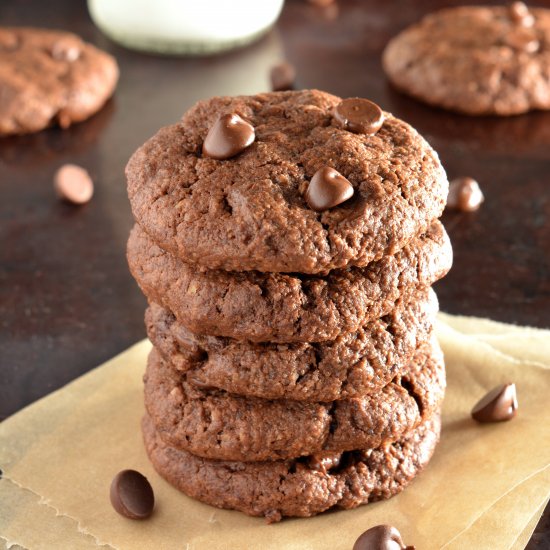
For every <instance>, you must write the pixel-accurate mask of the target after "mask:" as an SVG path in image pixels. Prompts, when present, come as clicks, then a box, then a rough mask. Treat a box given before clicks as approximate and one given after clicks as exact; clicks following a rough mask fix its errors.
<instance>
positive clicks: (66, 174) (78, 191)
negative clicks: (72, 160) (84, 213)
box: [54, 164, 94, 204]
mask: <svg viewBox="0 0 550 550" xmlns="http://www.w3.org/2000/svg"><path fill="white" fill-rule="evenodd" d="M54 189H55V191H56V193H57V195H58V196H59V198H61V199H63V200H66V201H67V202H70V203H73V204H84V203H86V202H88V201H89V200H90V199H91V198H92V195H93V194H94V182H93V181H92V178H91V177H90V174H88V172H87V171H86V170H84V168H81V167H80V166H77V165H76V164H65V165H64V166H62V167H61V168H59V169H58V170H57V172H56V173H55V175H54Z"/></svg>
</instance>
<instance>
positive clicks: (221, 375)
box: [145, 289, 438, 402]
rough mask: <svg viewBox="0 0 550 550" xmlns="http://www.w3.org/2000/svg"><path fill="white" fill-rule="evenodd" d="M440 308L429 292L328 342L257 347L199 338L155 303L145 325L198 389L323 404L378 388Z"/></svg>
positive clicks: (410, 353) (424, 334)
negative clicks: (215, 389) (322, 402)
mask: <svg viewBox="0 0 550 550" xmlns="http://www.w3.org/2000/svg"><path fill="white" fill-rule="evenodd" d="M437 309H438V304H437V298H436V296H435V293H434V292H433V290H430V289H426V290H423V291H421V292H420V293H419V294H418V295H415V296H414V297H413V298H412V300H410V301H408V302H404V301H399V302H398V303H397V304H396V307H395V309H394V310H393V311H392V312H391V313H389V314H388V315H387V316H385V317H384V318H382V319H377V320H376V321H373V322H371V323H369V324H368V325H366V326H365V327H361V328H360V329H359V330H358V331H357V332H349V333H345V334H342V335H341V336H339V337H338V338H337V339H336V340H333V341H329V342H322V343H295V344H271V343H262V344H253V343H250V342H246V341H242V340H233V339H230V338H219V337H214V336H196V335H194V334H193V333H192V332H190V331H189V330H187V329H186V328H185V327H184V326H183V325H182V324H181V323H179V322H178V321H177V320H176V318H175V317H174V316H173V315H172V314H171V313H170V312H169V311H168V310H166V309H163V308H162V307H160V306H158V305H156V304H152V305H151V306H150V307H149V309H148V310H147V312H146V314H145V322H146V325H147V333H148V335H149V338H150V339H151V341H152V342H153V345H154V346H155V348H156V349H157V351H158V352H159V353H160V354H161V355H162V356H163V358H164V359H165V360H166V361H167V362H168V363H170V364H171V365H172V366H173V367H174V368H176V369H177V370H179V371H181V372H185V373H186V376H185V378H186V380H187V382H189V383H190V384H192V385H195V386H198V387H199V388H201V387H202V388H205V387H210V388H217V389H222V390H225V391H227V392H229V393H232V394H237V395H243V396H251V397H261V398H264V399H293V400H298V401H313V402H318V401H334V400H336V399H343V398H349V397H361V396H364V395H366V394H369V393H374V392H376V391H380V389H381V388H382V387H384V386H385V385H386V384H388V383H389V382H390V381H391V380H392V379H393V378H394V377H395V376H396V375H397V374H399V373H400V372H401V371H402V370H403V368H404V367H406V366H407V364H408V363H409V361H410V360H411V359H412V356H413V354H414V352H415V351H416V349H417V347H418V346H419V345H420V344H422V343H425V342H427V341H428V339H429V335H430V333H431V329H432V323H433V321H434V318H435V314H436V312H437Z"/></svg>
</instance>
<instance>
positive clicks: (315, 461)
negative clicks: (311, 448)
mask: <svg viewBox="0 0 550 550" xmlns="http://www.w3.org/2000/svg"><path fill="white" fill-rule="evenodd" d="M341 456H342V454H341V453H323V454H320V453H318V454H314V455H311V456H310V457H309V460H308V464H309V467H310V468H311V469H312V470H317V471H319V472H323V473H325V474H326V473H327V472H329V471H330V470H331V469H332V468H337V467H338V465H339V464H340V457H341Z"/></svg>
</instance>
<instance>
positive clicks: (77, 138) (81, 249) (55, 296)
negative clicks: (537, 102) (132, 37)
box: [0, 0, 550, 549]
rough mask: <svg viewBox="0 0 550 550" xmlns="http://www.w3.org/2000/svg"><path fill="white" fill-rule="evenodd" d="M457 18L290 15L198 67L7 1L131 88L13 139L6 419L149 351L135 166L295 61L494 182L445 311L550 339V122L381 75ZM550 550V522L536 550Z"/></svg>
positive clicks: (0, 301) (302, 11)
mask: <svg viewBox="0 0 550 550" xmlns="http://www.w3.org/2000/svg"><path fill="white" fill-rule="evenodd" d="M458 3H459V2H452V1H436V0H434V1H427V0H425V1H421V0H415V1H414V2H412V1H410V0H389V1H386V2H380V1H377V0H371V1H365V0H355V1H352V0H350V1H340V2H339V3H338V6H337V7H332V8H329V9H319V8H314V7H312V6H310V5H308V4H307V3H306V2H305V1H304V0H294V1H292V0H289V1H288V2H287V5H286V7H285V10H284V12H283V14H282V17H281V19H280V21H279V23H278V24H277V27H276V28H275V29H274V30H273V31H272V32H271V33H270V34H269V35H268V36H266V37H265V38H263V39H262V40H261V41H260V42H258V43H256V44H254V45H252V46H249V47H247V48H244V49H241V50H239V51H235V52H232V53H228V54H224V55H220V56H212V57H205V58H189V59H183V58H162V57H158V56H153V55H143V54H139V53H134V52H131V51H128V50H125V49H123V48H121V47H119V46H117V45H116V44H113V43H112V42H110V41H109V40H108V39H107V38H105V37H104V36H103V35H102V34H101V33H100V32H99V30H98V29H96V28H95V27H94V25H93V24H92V22H91V20H90V18H89V16H88V13H87V10H86V6H85V2H83V1H82V0H80V1H76V0H52V1H48V2H41V1H39V0H1V2H0V24H2V25H36V26H45V27H52V28H61V29H69V30H71V31H74V32H77V33H78V34H80V35H81V36H82V37H84V38H85V39H86V40H89V41H91V42H93V43H95V44H97V45H98V46H100V47H102V48H104V49H106V50H108V51H110V52H111V53H112V54H113V55H115V56H116V58H117V59H118V62H119V64H120V68H121V79H120V83H119V86H118V89H117V92H116V95H115V97H114V98H113V99H112V100H111V101H110V102H109V103H108V104H107V106H106V107H105V108H104V109H103V111H101V112H100V113H99V114H98V115H96V116H95V117H93V118H92V119H91V120H89V121H87V122H85V123H82V124H79V125H77V126H74V127H73V128H70V129H69V130H66V131H61V130H59V129H55V128H53V129H50V130H47V131H44V132H41V133H39V134H36V135H32V136H25V137H18V138H8V139H3V140H0V327H1V330H0V419H1V418H5V417H6V416H8V415H10V414H12V413H14V412H16V411H17V410H19V409H21V408H22V407H23V406H25V405H27V404H29V403H31V402H32V401H34V400H36V399H38V398H39V397H42V396H43V395H46V394H47V393H49V392H51V391H52V390H54V389H56V388H59V387H60V386H62V385H63V384H65V383H67V382H69V381H70V380H72V379H74V378H76V377H77V376H79V375H80V374H82V373H84V372H86V371H88V370H89V369H91V368H93V367H94V366H96V365H98V364H100V363H101V362H103V361H105V360H106V359H108V358H110V357H112V356H113V355H115V354H116V353H118V352H120V351H122V350H124V349H125V348H126V347H128V346H129V345H130V344H132V343H134V342H136V341H137V340H139V339H141V338H143V337H144V336H145V331H144V328H143V320H142V317H143V310H144V308H145V300H144V298H143V297H142V295H141V293H140V292H139V291H138V289H137V286H136V285H135V283H134V282H133V280H132V279H131V278H130V275H129V273H128V269H127V266H126V260H125V242H126V238H127V235H128V231H129V230H130V227H131V225H132V217H131V213H130V208H129V205H128V201H127V198H126V189H125V181H124V175H123V169H124V165H125V163H126V161H127V159H128V157H129V156H130V154H131V153H132V152H133V151H134V150H135V149H136V147H137V146H138V145H140V144H141V143H142V142H143V141H144V140H145V139H146V138H148V137H149V136H151V135H152V134H153V133H154V132H155V131H156V130H157V129H158V128H159V127H160V126H162V125H165V124H168V123H171V122H173V121H175V120H176V119H178V118H179V117H180V116H181V114H182V113H183V112H184V111H185V110H186V109H187V108H188V107H190V106H191V105H192V104H193V103H194V102H195V101H196V100H198V99H200V98H203V97H208V96H212V95H223V94H239V93H242V94H246V93H255V92H259V91H265V90H267V89H268V87H269V86H268V78H267V75H268V70H269V68H270V65H271V64H273V63H274V62H276V61H278V60H281V59H283V58H286V59H288V60H289V61H291V62H292V63H293V64H294V65H295V66H296V67H297V70H298V83H297V84H298V86H299V87H303V88H306V87H307V88H313V87H315V88H320V89H324V90H327V91H330V92H333V93H335V94H337V95H340V96H343V97H349V96H363V97H368V98H370V99H373V100H374V101H376V102H377V103H379V104H380V105H381V106H383V108H385V109H386V110H389V111H392V112H393V113H394V114H396V115H398V116H400V117H402V118H404V119H405V120H407V121H409V122H410V123H411V124H413V125H414V126H415V127H416V128H417V129H418V130H419V131H420V132H421V133H422V134H423V135H424V136H425V137H426V138H427V139H428V140H429V141H430V143H431V144H432V145H433V146H434V147H435V149H436V150H437V151H438V152H439V153H440V156H441V159H442V161H443V163H444V165H445V167H446V169H447V172H448V174H449V176H450V177H455V176H459V175H470V176H473V177H475V178H476V179H478V180H479V181H480V182H481V185H482V187H483V191H484V193H485V195H486V203H485V204H484V205H483V208H482V209H481V210H480V211H479V212H478V213H475V214H446V215H445V217H444V222H445V225H446V227H447V229H448V231H449V233H450V235H451V238H452V241H453V244H454V250H455V265H454V268H453V270H452V272H451V274H450V275H449V276H448V277H447V278H446V279H445V280H444V281H442V282H441V283H439V284H438V285H437V291H438V294H439V298H440V302H441V307H442V309H443V310H445V311H448V312H450V313H461V314H466V315H478V316H484V317H490V318H493V319H497V320H500V321H505V322H511V323H520V324H527V325H533V326H538V327H549V326H550V113H532V114H529V115H525V116H520V117H513V118H509V119H500V120H499V119H491V118H486V119H484V118H479V119H474V118H467V117H461V116H457V115H453V114H449V113H446V112H444V111H440V110H436V109H432V108H429V107H426V106H423V105H421V104H419V103H417V102H415V101H414V100H412V99H408V98H406V97H403V96H401V95H399V94H398V93H396V92H394V91H393V90H392V89H391V88H390V87H389V86H388V83H387V81H386V79H385V78H384V76H383V73H382V69H381V66H380V53H381V51H382V49H383V47H384V45H385V44H386V42H387V41H388V39H389V38H390V37H391V36H392V35H394V34H395V33H396V32H397V31H399V30H400V29H402V28H403V27H405V26H406V25H407V24H409V23H411V22H413V21H415V20H417V19H418V18H419V17H420V16H421V15H422V14H424V13H426V12H428V11H431V10H433V9H435V8H437V7H441V6H444V5H454V4H458ZM462 3H468V2H462ZM484 3H491V2H484ZM533 3H536V2H533ZM538 4H541V5H545V4H546V5H547V6H548V7H550V2H545V3H544V2H538ZM66 162H74V163H77V164H80V165H82V166H84V167H86V168H87V169H88V170H89V171H90V172H91V174H92V176H93V178H94V180H95V183H96V194H95V197H94V199H93V200H92V202H91V203H90V204H88V205H86V206H84V207H77V208H75V207H71V206H69V205H66V204H62V203H60V202H58V201H57V200H56V198H55V196H54V193H53V190H52V176H53V173H54V171H55V170H56V168H57V167H59V166H60V165H61V164H63V163H66ZM549 547H550V512H549V510H548V509H547V510H546V513H545V516H544V519H543V521H542V522H541V524H540V525H539V527H538V529H537V532H536V533H535V534H534V536H533V539H532V541H531V543H530V546H529V548H531V549H534V548H549Z"/></svg>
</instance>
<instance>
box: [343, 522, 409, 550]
mask: <svg viewBox="0 0 550 550" xmlns="http://www.w3.org/2000/svg"><path fill="white" fill-rule="evenodd" d="M353 550H414V546H405V544H404V543H403V539H402V538H401V533H400V532H399V531H398V530H397V529H396V528H395V527H392V526H391V525H377V526H376V527H371V528H370V529H369V530H367V531H365V532H364V533H363V534H362V535H361V536H360V537H359V538H358V539H357V540H356V541H355V544H354V545H353Z"/></svg>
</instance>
